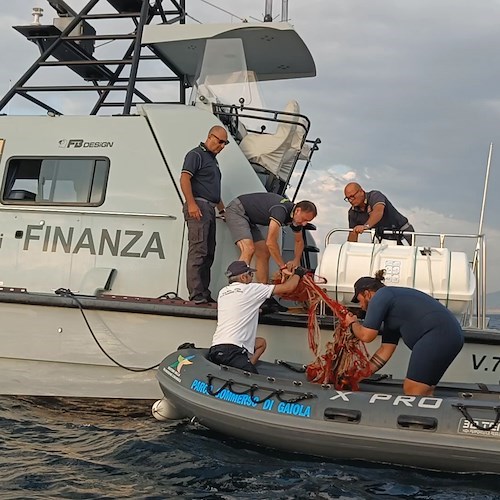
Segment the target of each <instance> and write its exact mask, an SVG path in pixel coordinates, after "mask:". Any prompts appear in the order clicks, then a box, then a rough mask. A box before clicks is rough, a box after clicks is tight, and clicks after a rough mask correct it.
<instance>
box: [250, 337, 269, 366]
mask: <svg viewBox="0 0 500 500" xmlns="http://www.w3.org/2000/svg"><path fill="white" fill-rule="evenodd" d="M266 347H267V343H266V339H264V338H262V337H256V338H255V350H254V352H253V355H252V357H251V358H250V362H251V363H252V364H253V365H255V363H257V361H258V360H259V358H260V357H261V356H262V354H264V351H265V350H266Z"/></svg>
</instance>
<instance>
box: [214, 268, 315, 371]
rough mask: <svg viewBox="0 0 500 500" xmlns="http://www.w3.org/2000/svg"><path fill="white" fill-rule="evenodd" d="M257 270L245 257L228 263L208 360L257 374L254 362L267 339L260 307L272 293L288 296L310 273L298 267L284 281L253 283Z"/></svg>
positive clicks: (220, 293) (218, 301) (264, 346)
mask: <svg viewBox="0 0 500 500" xmlns="http://www.w3.org/2000/svg"><path fill="white" fill-rule="evenodd" d="M254 272H255V269H253V268H251V267H249V266H248V264H247V263H246V262H244V261H242V260H236V261H234V262H232V263H231V264H229V267H228V268H227V272H226V276H227V277H228V279H229V284H228V285H227V286H225V287H224V288H222V289H221V291H220V292H219V296H218V298H217V329H216V330H215V333H214V336H213V340H212V347H211V348H210V350H209V353H208V359H209V360H210V361H212V362H213V363H216V364H218V365H220V364H223V365H227V366H233V367H235V368H240V369H241V370H246V371H249V372H252V373H257V369H256V368H255V364H256V363H257V361H258V359H259V358H260V356H262V353H263V352H264V351H265V349H266V341H265V339H264V338H262V337H257V325H258V320H259V308H260V306H261V305H262V304H263V303H264V301H265V300H266V299H268V298H269V297H271V295H286V294H288V293H291V292H293V291H294V290H295V288H296V287H297V285H298V284H299V281H300V278H301V277H302V276H304V275H305V274H306V272H307V270H306V269H304V268H303V267H298V268H296V269H295V271H294V275H293V276H291V277H290V278H288V279H287V280H286V281H285V282H284V283H281V284H278V285H267V284H264V283H253V282H252V279H253V273H254Z"/></svg>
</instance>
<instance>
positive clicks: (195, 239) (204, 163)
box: [180, 125, 229, 304]
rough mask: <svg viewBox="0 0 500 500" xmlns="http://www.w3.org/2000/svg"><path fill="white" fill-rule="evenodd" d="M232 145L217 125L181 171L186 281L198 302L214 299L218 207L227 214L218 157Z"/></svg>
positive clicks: (191, 298)
mask: <svg viewBox="0 0 500 500" xmlns="http://www.w3.org/2000/svg"><path fill="white" fill-rule="evenodd" d="M227 144H229V141H228V140H227V132H226V129H225V128H224V127H221V126H219V125H215V126H214V127H212V128H211V129H210V130H209V132H208V137H207V139H206V140H205V142H201V143H200V145H199V146H197V147H196V148H194V149H192V150H191V151H189V152H188V153H187V155H186V157H185V159H184V165H183V166H182V171H181V180H180V184H181V190H182V193H183V194H184V198H185V199H186V202H185V203H184V206H183V213H184V219H185V221H186V223H187V227H188V242H189V248H188V256H187V264H186V280H187V288H188V290H189V300H192V301H194V302H195V303H196V304H204V303H208V302H214V300H213V299H212V297H211V295H210V290H209V286H210V269H211V267H212V264H213V262H214V256H215V208H216V207H217V210H218V212H219V215H222V214H224V203H223V202H222V199H221V172H220V169H219V164H218V163H217V159H216V156H217V154H219V153H220V152H221V151H222V150H223V149H224V147H225V146H226V145H227Z"/></svg>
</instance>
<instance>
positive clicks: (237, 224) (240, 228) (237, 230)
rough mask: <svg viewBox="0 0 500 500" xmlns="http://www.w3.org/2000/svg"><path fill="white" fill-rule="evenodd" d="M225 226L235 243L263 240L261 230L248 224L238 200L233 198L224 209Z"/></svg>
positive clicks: (246, 216) (248, 221)
mask: <svg viewBox="0 0 500 500" xmlns="http://www.w3.org/2000/svg"><path fill="white" fill-rule="evenodd" d="M226 224H227V227H228V228H229V231H231V236H232V237H233V241H234V242H235V243H236V242H238V241H240V240H253V241H262V240H264V239H265V238H264V236H263V235H262V232H261V230H260V229H259V228H258V227H257V226H256V225H255V224H252V223H251V222H250V219H249V218H248V215H247V214H246V213H245V209H244V208H243V205H242V204H241V201H240V199H239V198H235V199H234V200H233V201H231V203H229V205H228V206H227V207H226Z"/></svg>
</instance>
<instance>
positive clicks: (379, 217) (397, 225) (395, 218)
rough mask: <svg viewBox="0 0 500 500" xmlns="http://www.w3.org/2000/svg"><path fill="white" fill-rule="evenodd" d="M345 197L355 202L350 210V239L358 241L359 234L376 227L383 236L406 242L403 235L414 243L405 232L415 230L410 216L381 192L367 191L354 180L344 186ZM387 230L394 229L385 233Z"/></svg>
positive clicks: (347, 200) (399, 242)
mask: <svg viewBox="0 0 500 500" xmlns="http://www.w3.org/2000/svg"><path fill="white" fill-rule="evenodd" d="M344 195H345V198H344V200H345V201H346V202H348V203H350V204H351V208H350V209H349V212H348V218H349V228H350V229H352V231H351V232H350V233H349V236H348V238H347V241H358V235H359V234H362V233H363V232H364V231H366V230H368V231H369V230H370V229H372V228H375V229H376V230H377V234H378V236H379V237H380V238H383V239H385V240H397V242H398V245H402V244H403V241H402V240H403V238H404V239H406V241H407V242H408V244H410V245H411V237H410V236H409V235H405V234H402V232H403V231H404V232H405V233H408V232H413V231H415V230H414V229H413V226H412V225H411V224H410V223H409V222H408V219H407V218H406V217H405V216H404V215H401V214H400V213H399V212H398V211H397V210H396V209H395V208H394V206H393V205H392V203H391V202H390V201H389V200H388V199H387V197H386V196H385V195H384V194H382V193H381V192H380V191H364V190H363V188H362V187H361V186H360V185H359V184H358V183H357V182H350V183H349V184H347V185H346V187H345V188H344ZM384 230H386V231H387V230H389V231H394V233H393V234H383V231H384Z"/></svg>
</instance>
